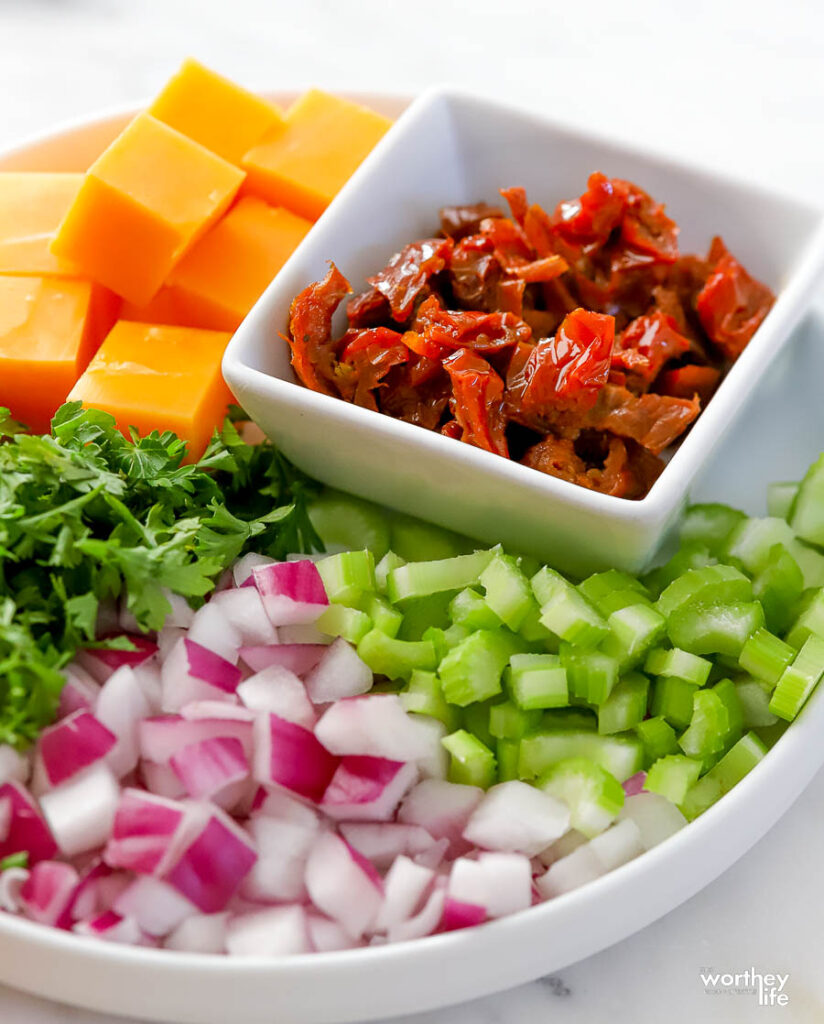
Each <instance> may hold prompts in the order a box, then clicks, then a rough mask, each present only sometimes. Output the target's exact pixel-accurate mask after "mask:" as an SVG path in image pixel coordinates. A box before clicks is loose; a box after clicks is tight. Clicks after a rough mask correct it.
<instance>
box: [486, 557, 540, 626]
mask: <svg viewBox="0 0 824 1024" xmlns="http://www.w3.org/2000/svg"><path fill="white" fill-rule="evenodd" d="M480 582H481V586H482V587H483V588H484V591H485V594H486V603H487V605H488V606H489V607H490V608H491V609H492V610H493V612H495V614H496V615H497V616H498V618H499V619H500V620H501V621H502V622H503V623H504V624H505V625H506V626H508V627H509V629H511V630H512V631H513V632H515V633H517V632H518V630H519V629H520V628H521V625H522V624H523V621H524V619H525V618H526V616H527V615H528V614H529V611H530V609H531V608H532V607H533V605H534V604H535V600H534V598H533V596H532V589H531V587H530V585H529V580H528V579H527V578H526V576H525V575H524V574H523V572H522V571H521V569H520V568H519V566H518V563H517V561H516V560H515V559H514V558H512V557H511V556H510V555H505V554H504V553H503V552H502V551H498V552H496V553H495V556H494V558H493V559H492V560H491V562H490V563H489V565H488V566H487V567H486V568H485V569H484V570H483V572H482V573H481V575H480Z"/></svg>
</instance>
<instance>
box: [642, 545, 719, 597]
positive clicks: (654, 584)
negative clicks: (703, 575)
mask: <svg viewBox="0 0 824 1024" xmlns="http://www.w3.org/2000/svg"><path fill="white" fill-rule="evenodd" d="M717 561H718V559H717V558H716V557H715V555H713V554H711V553H710V549H709V548H708V547H707V546H706V545H705V544H702V543H701V542H700V541H688V542H686V543H682V545H681V547H680V548H679V549H678V551H677V552H676V553H675V554H674V555H673V556H672V558H671V559H670V560H669V561H668V562H665V563H664V564H663V565H659V566H658V568H657V569H653V570H652V572H648V573H647V575H646V576H645V577H644V585H645V586H646V587H647V589H648V590H649V591H650V593H651V594H655V595H660V594H661V593H662V592H663V591H664V590H665V589H666V588H667V587H668V586H669V584H670V583H672V582H673V581H674V580H677V579H678V577H679V576H683V574H684V573H685V572H687V571H688V570H689V569H701V568H703V567H704V566H707V565H715V563H716V562H717Z"/></svg>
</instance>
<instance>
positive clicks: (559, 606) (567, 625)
mask: <svg viewBox="0 0 824 1024" xmlns="http://www.w3.org/2000/svg"><path fill="white" fill-rule="evenodd" d="M541 623H542V624H543V625H544V626H546V628H547V629H548V630H550V631H551V632H552V633H554V634H555V635H556V636H558V637H560V638H561V640H566V641H567V642H568V643H570V644H576V645H578V646H579V647H583V648H589V647H595V646H597V645H598V644H599V643H600V642H601V641H602V640H603V639H604V637H605V636H606V635H607V633H608V632H609V629H608V627H607V624H606V621H605V620H604V619H603V618H602V617H601V616H600V615H599V614H598V612H597V611H596V610H595V609H594V608H593V607H592V605H591V604H590V603H589V602H588V601H587V600H586V598H584V597H582V596H581V595H580V594H579V593H577V591H575V590H574V589H573V588H572V587H569V588H568V589H567V590H566V591H563V592H559V593H556V594H555V596H554V597H552V598H550V600H549V601H547V603H546V604H545V605H542V606H541Z"/></svg>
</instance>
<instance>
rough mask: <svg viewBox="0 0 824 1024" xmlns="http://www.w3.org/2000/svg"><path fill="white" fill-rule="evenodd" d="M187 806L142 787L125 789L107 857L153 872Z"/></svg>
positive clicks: (121, 865)
mask: <svg viewBox="0 0 824 1024" xmlns="http://www.w3.org/2000/svg"><path fill="white" fill-rule="evenodd" d="M184 811H185V809H184V807H183V806H182V805H180V804H177V803H175V802H174V801H173V800H166V799H163V798H162V797H158V796H155V795H153V794H152V793H144V792H143V791H142V790H139V789H124V790H123V792H122V793H121V795H120V801H119V803H118V805H117V810H116V811H115V816H114V822H113V824H112V835H111V838H110V839H109V842H108V843H107V845H106V849H105V850H104V851H103V859H104V860H105V861H106V863H107V864H110V865H111V866H112V867H119V868H126V869H127V870H129V871H136V872H137V873H138V874H151V873H152V872H153V871H154V870H155V869H156V868H157V867H158V865H159V864H160V863H161V861H162V860H163V858H164V857H165V855H166V853H167V851H168V850H169V848H170V846H171V843H172V840H173V838H174V836H175V834H176V833H177V830H178V829H179V828H180V826H181V824H182V822H183V816H184Z"/></svg>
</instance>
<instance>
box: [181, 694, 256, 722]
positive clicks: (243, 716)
mask: <svg viewBox="0 0 824 1024" xmlns="http://www.w3.org/2000/svg"><path fill="white" fill-rule="evenodd" d="M180 717H181V718H186V719H188V720H189V721H192V722H199V721H202V720H203V719H204V718H206V719H213V720H218V721H221V720H222V721H228V722H249V723H250V724H251V723H252V722H254V720H255V718H256V717H257V715H256V714H255V712H254V711H251V710H250V709H249V708H246V707H244V706H243V705H242V704H229V703H228V701H223V700H193V701H192V703H191V704H184V705H183V707H182V708H181V709H180Z"/></svg>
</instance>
